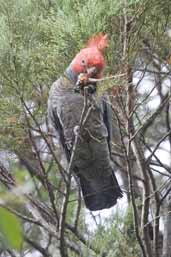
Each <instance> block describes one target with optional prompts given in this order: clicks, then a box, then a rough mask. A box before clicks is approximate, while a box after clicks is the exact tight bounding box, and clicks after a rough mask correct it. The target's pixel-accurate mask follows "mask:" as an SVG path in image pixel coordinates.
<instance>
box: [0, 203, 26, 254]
mask: <svg viewBox="0 0 171 257" xmlns="http://www.w3.org/2000/svg"><path fill="white" fill-rule="evenodd" d="M0 238H1V240H3V244H4V246H5V247H10V248H11V249H15V250H18V251H19V250H20V249H21V246H22V241H23V238H22V227H21V224H20V222H19V220H18V219H17V218H16V216H15V215H14V214H12V213H10V212H9V211H7V210H5V209H4V208H2V207H0Z"/></svg>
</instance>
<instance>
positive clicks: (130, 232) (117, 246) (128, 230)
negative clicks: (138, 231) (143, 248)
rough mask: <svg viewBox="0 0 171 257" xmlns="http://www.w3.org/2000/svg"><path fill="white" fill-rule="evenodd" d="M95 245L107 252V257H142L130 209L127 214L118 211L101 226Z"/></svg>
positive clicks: (96, 233) (95, 236)
mask: <svg viewBox="0 0 171 257" xmlns="http://www.w3.org/2000/svg"><path fill="white" fill-rule="evenodd" d="M93 241H94V244H95V245H96V246H97V247H98V249H101V252H106V253H107V257H123V256H125V257H130V256H136V257H140V256H141V254H140V249H139V246H138V243H137V241H136V237H135V231H134V226H133V213H132V209H131V208H130V207H129V208H128V209H127V211H126V212H125V214H123V211H121V210H117V212H116V213H115V214H113V215H112V216H111V217H109V218H107V219H106V220H105V222H104V223H103V224H101V225H99V227H98V229H97V231H96V232H95V235H94V239H93Z"/></svg>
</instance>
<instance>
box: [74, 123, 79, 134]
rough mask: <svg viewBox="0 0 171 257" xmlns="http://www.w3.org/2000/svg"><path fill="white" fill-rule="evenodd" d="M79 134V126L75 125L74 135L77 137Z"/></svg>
mask: <svg viewBox="0 0 171 257" xmlns="http://www.w3.org/2000/svg"><path fill="white" fill-rule="evenodd" d="M79 132H80V126H78V125H77V126H75V127H74V135H75V136H78V134H79Z"/></svg>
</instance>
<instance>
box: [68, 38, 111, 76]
mask: <svg viewBox="0 0 171 257" xmlns="http://www.w3.org/2000/svg"><path fill="white" fill-rule="evenodd" d="M107 46H108V39H107V35H104V34H102V33H100V34H99V35H96V36H93V37H92V38H90V39H89V41H88V42H87V44H86V47H85V48H83V49H82V50H81V51H80V52H79V53H78V54H77V55H76V56H75V58H74V59H73V61H72V62H71V65H70V67H71V69H72V70H73V71H74V72H76V73H84V72H86V69H89V68H92V67H95V68H96V69H97V73H96V77H100V75H101V73H102V70H103V69H104V67H105V59H104V55H103V51H104V49H105V48H106V47H107Z"/></svg>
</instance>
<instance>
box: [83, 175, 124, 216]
mask: <svg viewBox="0 0 171 257" xmlns="http://www.w3.org/2000/svg"><path fill="white" fill-rule="evenodd" d="M79 178H80V185H81V189H82V193H83V197H84V201H85V205H86V207H87V208H88V209H89V210H91V211H97V210H102V209H105V208H110V207H112V206H113V205H115V204H116V203H117V199H118V198H121V197H122V196H123V193H122V191H121V189H120V187H119V184H118V182H117V179H116V176H115V174H114V172H112V174H110V176H107V177H105V178H104V177H103V178H102V177H101V178H99V179H98V180H97V178H96V179H94V180H87V179H86V178H85V177H83V176H82V175H81V174H79Z"/></svg>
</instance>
